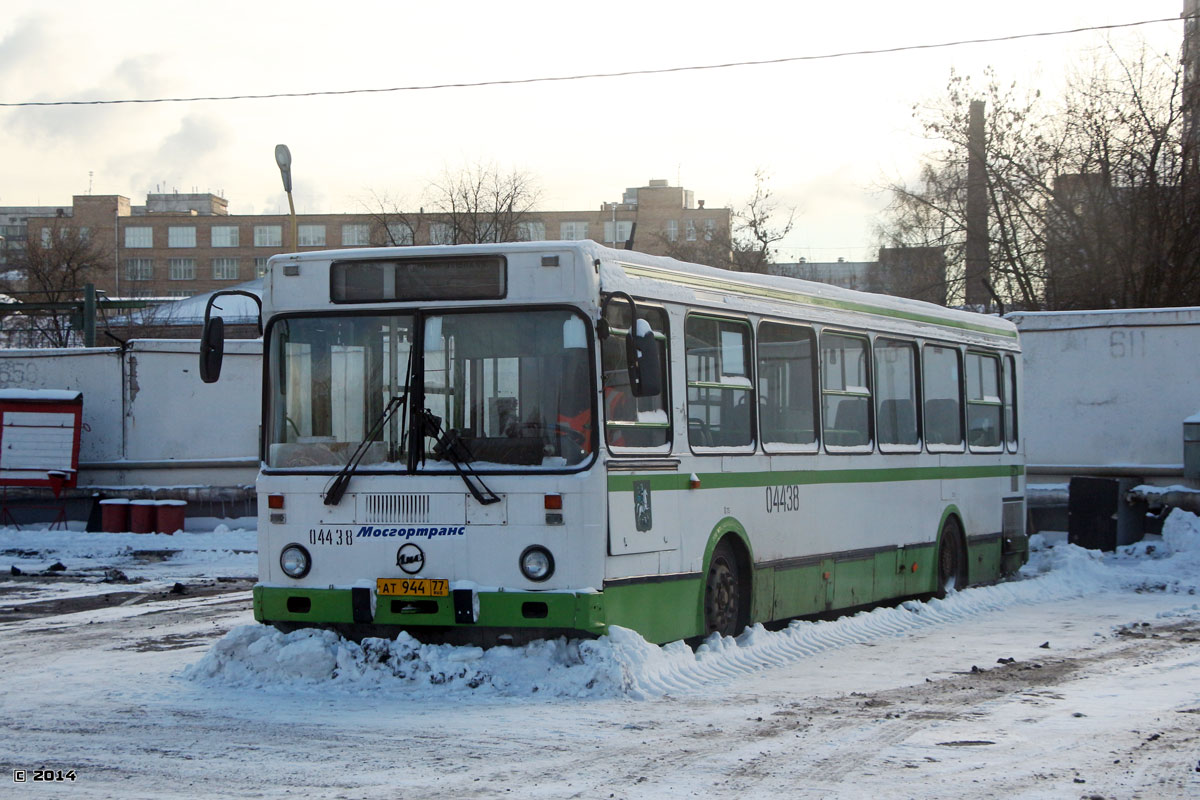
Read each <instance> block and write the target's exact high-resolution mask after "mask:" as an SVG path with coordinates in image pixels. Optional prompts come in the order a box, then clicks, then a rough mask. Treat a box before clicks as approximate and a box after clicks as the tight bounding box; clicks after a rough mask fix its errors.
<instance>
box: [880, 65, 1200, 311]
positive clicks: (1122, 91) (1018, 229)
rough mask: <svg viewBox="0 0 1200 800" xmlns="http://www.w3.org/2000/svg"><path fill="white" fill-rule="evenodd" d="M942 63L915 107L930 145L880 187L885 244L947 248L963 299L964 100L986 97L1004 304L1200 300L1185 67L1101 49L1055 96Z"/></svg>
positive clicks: (994, 241) (992, 247)
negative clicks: (933, 98)
mask: <svg viewBox="0 0 1200 800" xmlns="http://www.w3.org/2000/svg"><path fill="white" fill-rule="evenodd" d="M985 78H986V86H985V87H984V88H983V89H981V90H980V89H976V88H974V87H973V86H972V85H971V83H970V81H969V79H967V78H964V77H961V76H958V75H955V74H952V75H951V79H950V83H949V85H948V87H947V92H946V95H945V97H944V98H943V99H942V100H940V101H937V102H935V103H933V104H932V105H928V106H918V107H916V108H915V109H914V116H915V117H916V118H917V119H918V120H919V121H920V123H921V125H922V127H923V128H924V130H925V132H926V134H927V135H928V136H929V137H930V138H931V140H933V141H934V142H936V143H937V146H938V147H937V149H936V150H935V151H934V152H933V153H931V154H930V155H929V156H928V157H927V158H926V159H925V161H924V162H923V164H922V166H921V172H920V176H919V178H918V179H917V180H916V181H913V182H910V183H901V182H896V183H893V184H892V185H891V186H889V187H888V188H889V190H890V192H891V195H892V204H891V206H890V208H889V211H888V213H887V215H886V219H885V221H884V223H883V224H882V225H881V228H880V238H881V241H882V242H883V243H884V244H890V245H894V246H905V245H907V246H912V245H917V246H936V247H942V248H944V249H945V252H946V258H947V262H948V264H949V270H948V276H949V282H950V286H949V289H950V293H951V297H952V298H955V297H956V298H958V299H959V300H961V298H962V279H963V271H964V260H965V254H964V249H963V248H964V244H965V236H966V209H965V198H966V164H967V154H968V152H969V151H968V147H969V142H968V140H967V130H968V124H967V120H968V114H969V105H970V102H971V101H972V100H974V99H983V100H984V101H985V102H986V106H987V118H986V144H985V152H984V158H985V162H986V165H987V169H986V172H987V197H988V220H987V236H988V254H989V261H990V275H991V288H992V292H993V295H994V296H995V298H996V299H997V300H998V301H999V302H1000V303H1001V304H1002V305H1007V306H1009V307H1018V308H1026V309H1038V308H1096V307H1139V306H1155V305H1180V304H1194V303H1197V302H1200V273H1198V272H1197V269H1198V267H1200V249H1198V245H1200V210H1198V207H1197V200H1200V197H1197V186H1196V183H1197V181H1196V175H1195V173H1194V171H1192V170H1189V169H1188V168H1187V164H1188V163H1189V159H1190V148H1191V145H1190V144H1189V143H1188V142H1186V141H1185V140H1184V138H1183V117H1184V114H1183V103H1182V95H1183V93H1182V69H1181V67H1180V66H1179V63H1178V61H1177V60H1175V59H1173V58H1171V57H1169V56H1155V55H1152V54H1150V53H1148V52H1147V51H1146V50H1145V48H1144V47H1143V48H1141V49H1139V50H1136V51H1134V52H1133V53H1132V54H1130V55H1123V54H1121V53H1118V52H1117V50H1116V48H1115V47H1113V46H1111V45H1110V46H1109V48H1108V49H1107V51H1106V52H1105V53H1104V54H1102V55H1101V56H1099V57H1097V58H1096V60H1095V61H1094V62H1093V63H1090V64H1086V65H1083V66H1082V67H1080V68H1079V69H1078V70H1077V71H1076V72H1075V73H1074V74H1072V75H1071V76H1069V78H1068V80H1067V82H1066V85H1065V87H1064V91H1063V93H1062V96H1061V98H1062V99H1061V100H1060V101H1058V102H1050V101H1049V100H1047V98H1045V97H1044V96H1042V95H1041V94H1040V93H1038V92H1036V91H1034V92H1019V91H1018V90H1017V88H1016V87H1015V85H1009V86H1001V85H1000V84H999V82H998V81H997V80H996V76H995V75H994V73H992V72H991V71H990V70H989V71H988V72H986V73H985Z"/></svg>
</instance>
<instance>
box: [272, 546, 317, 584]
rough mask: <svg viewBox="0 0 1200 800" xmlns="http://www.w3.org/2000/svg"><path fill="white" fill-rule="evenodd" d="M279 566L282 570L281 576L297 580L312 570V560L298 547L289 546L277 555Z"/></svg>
mask: <svg viewBox="0 0 1200 800" xmlns="http://www.w3.org/2000/svg"><path fill="white" fill-rule="evenodd" d="M279 566H280V567H281V568H282V569H283V574H285V575H287V576H288V577H289V578H295V579H296V580H299V579H301V578H303V577H304V576H305V575H307V574H308V571H309V570H310V569H312V558H311V557H310V556H309V555H308V551H307V550H305V549H304V548H303V547H301V546H300V545H298V544H289V545H288V546H287V547H285V548H283V552H282V553H280V554H279Z"/></svg>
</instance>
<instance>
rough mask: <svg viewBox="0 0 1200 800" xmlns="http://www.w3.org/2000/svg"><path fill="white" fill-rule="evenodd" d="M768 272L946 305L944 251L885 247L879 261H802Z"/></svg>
mask: <svg viewBox="0 0 1200 800" xmlns="http://www.w3.org/2000/svg"><path fill="white" fill-rule="evenodd" d="M768 270H769V271H770V273H771V274H772V275H786V276H788V277H790V278H802V279H803V280H806V281H817V282H818V283H828V284H831V285H833V286H841V287H842V288H844V289H857V290H859V291H863V292H878V293H880V294H890V295H893V296H895V297H910V298H912V299H914V300H924V301H925V302H927V303H936V304H938V305H940V306H944V305H946V293H947V292H946V289H947V283H946V251H945V248H942V247H881V248H879V260H878V261H846V260H845V259H841V258H839V259H838V260H837V261H805V260H801V261H799V262H798V263H794V264H771V265H770V266H769V267H768Z"/></svg>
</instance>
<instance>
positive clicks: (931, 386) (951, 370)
mask: <svg viewBox="0 0 1200 800" xmlns="http://www.w3.org/2000/svg"><path fill="white" fill-rule="evenodd" d="M961 370H962V368H961V362H960V361H959V352H958V350H956V349H954V348H952V347H938V346H937V345H925V370H924V373H923V378H924V380H923V382H922V383H923V385H924V389H925V443H926V445H928V446H929V449H930V450H943V451H944V450H961V449H962V443H963V429H962V378H961Z"/></svg>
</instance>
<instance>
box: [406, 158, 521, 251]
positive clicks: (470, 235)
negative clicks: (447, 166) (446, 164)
mask: <svg viewBox="0 0 1200 800" xmlns="http://www.w3.org/2000/svg"><path fill="white" fill-rule="evenodd" d="M427 194H428V196H429V199H430V208H431V209H432V211H433V213H434V214H435V215H436V218H437V220H438V222H440V223H441V224H442V225H445V226H447V228H446V229H445V230H444V233H443V234H442V235H441V236H440V237H437V238H441V239H445V241H438V242H437V244H473V243H477V242H515V241H519V240H520V239H521V238H522V235H521V233H522V231H521V223H522V222H524V221H525V219H526V217H527V216H528V215H529V213H530V212H531V211H533V209H534V208H535V207H536V205H537V203H538V202H539V200H540V197H541V191H540V189H539V188H538V186H537V183H536V181H535V180H534V179H533V177H532V176H530V175H529V174H528V173H526V172H522V171H520V170H513V171H511V172H507V173H506V172H502V171H501V170H500V169H499V168H498V167H497V166H496V165H495V164H475V165H473V166H468V167H463V168H462V169H459V170H457V171H452V170H446V171H444V172H443V173H442V174H441V176H439V177H438V178H437V179H436V180H434V181H433V182H432V183H431V184H430V186H429V188H428V190H427Z"/></svg>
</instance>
